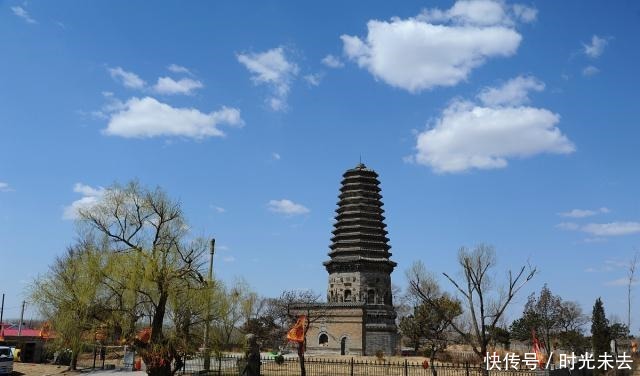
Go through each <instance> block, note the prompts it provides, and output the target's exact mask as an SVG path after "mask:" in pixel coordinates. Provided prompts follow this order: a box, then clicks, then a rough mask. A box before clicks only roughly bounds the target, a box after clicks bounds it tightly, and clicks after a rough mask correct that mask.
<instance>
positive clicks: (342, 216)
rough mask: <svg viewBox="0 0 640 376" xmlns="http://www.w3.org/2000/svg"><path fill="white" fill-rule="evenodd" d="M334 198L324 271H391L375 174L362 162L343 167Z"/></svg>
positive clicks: (391, 263) (392, 266)
mask: <svg viewBox="0 0 640 376" xmlns="http://www.w3.org/2000/svg"><path fill="white" fill-rule="evenodd" d="M338 199H339V201H338V209H337V210H336V216H335V220H336V222H335V224H334V230H333V231H332V233H333V237H332V238H331V245H330V246H329V248H330V249H331V251H330V252H329V257H331V259H330V260H328V261H326V262H325V263H324V265H325V266H326V268H327V271H329V273H332V272H334V271H338V270H345V269H348V268H349V267H351V268H352V269H356V268H357V269H359V270H366V269H372V270H381V269H382V270H385V271H388V272H390V271H392V270H393V268H394V267H395V266H396V263H395V262H393V261H391V260H389V258H390V257H391V253H390V252H389V250H390V249H391V247H390V246H389V244H388V243H389V238H388V237H387V230H386V227H387V226H386V225H385V223H384V220H385V217H384V215H383V213H384V210H383V209H382V205H383V204H382V201H381V199H382V195H380V181H379V180H378V174H377V173H376V172H375V171H373V170H371V169H368V168H367V167H366V166H365V165H364V164H362V163H360V164H358V165H357V166H356V167H355V168H352V169H350V170H347V172H345V173H344V175H343V179H342V187H341V188H340V195H339V196H338ZM340 264H342V265H340Z"/></svg>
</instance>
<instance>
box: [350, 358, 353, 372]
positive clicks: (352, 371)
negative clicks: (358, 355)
mask: <svg viewBox="0 0 640 376" xmlns="http://www.w3.org/2000/svg"><path fill="white" fill-rule="evenodd" d="M350 375H351V376H353V358H351V373H350Z"/></svg>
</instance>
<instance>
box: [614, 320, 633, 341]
mask: <svg viewBox="0 0 640 376" xmlns="http://www.w3.org/2000/svg"><path fill="white" fill-rule="evenodd" d="M609 334H610V336H611V339H615V340H621V339H627V338H629V327H628V326H626V325H625V324H622V323H619V322H616V323H613V324H611V325H610V326H609Z"/></svg>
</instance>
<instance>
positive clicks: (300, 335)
mask: <svg viewBox="0 0 640 376" xmlns="http://www.w3.org/2000/svg"><path fill="white" fill-rule="evenodd" d="M306 326H307V316H305V315H302V316H300V317H298V321H296V324H295V325H294V326H293V327H292V328H291V329H290V330H289V332H288V333H287V339H288V340H289V341H291V342H298V343H302V342H304V330H305V328H306Z"/></svg>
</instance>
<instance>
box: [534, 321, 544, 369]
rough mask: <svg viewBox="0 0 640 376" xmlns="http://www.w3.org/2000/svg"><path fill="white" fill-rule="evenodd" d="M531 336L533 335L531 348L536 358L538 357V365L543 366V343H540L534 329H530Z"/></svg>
mask: <svg viewBox="0 0 640 376" xmlns="http://www.w3.org/2000/svg"><path fill="white" fill-rule="evenodd" d="M531 337H533V341H532V347H533V348H532V350H533V352H534V353H535V354H536V359H538V365H539V366H540V367H543V365H544V344H542V343H540V341H538V338H537V337H536V330H535V329H531Z"/></svg>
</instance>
